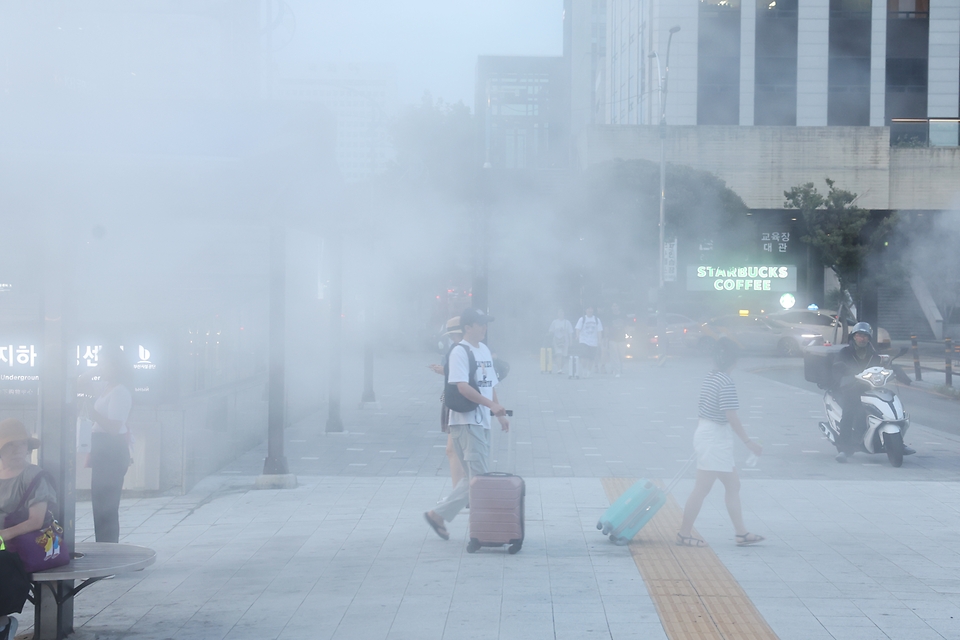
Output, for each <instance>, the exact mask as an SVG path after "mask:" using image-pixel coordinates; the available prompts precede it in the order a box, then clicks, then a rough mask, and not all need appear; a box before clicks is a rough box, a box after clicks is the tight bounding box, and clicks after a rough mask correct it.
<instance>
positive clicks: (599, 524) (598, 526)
mask: <svg viewBox="0 0 960 640" xmlns="http://www.w3.org/2000/svg"><path fill="white" fill-rule="evenodd" d="M597 530H598V531H603V520H597Z"/></svg>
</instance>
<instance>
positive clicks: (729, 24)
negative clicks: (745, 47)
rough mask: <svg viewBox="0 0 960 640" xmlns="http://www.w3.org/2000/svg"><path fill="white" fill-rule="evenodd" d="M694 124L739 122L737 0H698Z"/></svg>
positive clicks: (738, 29)
mask: <svg viewBox="0 0 960 640" xmlns="http://www.w3.org/2000/svg"><path fill="white" fill-rule="evenodd" d="M699 18H700V29H699V34H698V37H697V47H698V51H697V124H739V123H740V0H700V15H699Z"/></svg>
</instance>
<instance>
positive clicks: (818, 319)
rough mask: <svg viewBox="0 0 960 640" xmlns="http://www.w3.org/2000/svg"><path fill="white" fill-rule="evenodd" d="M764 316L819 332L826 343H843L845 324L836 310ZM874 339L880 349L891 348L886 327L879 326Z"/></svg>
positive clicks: (787, 324) (800, 311)
mask: <svg viewBox="0 0 960 640" xmlns="http://www.w3.org/2000/svg"><path fill="white" fill-rule="evenodd" d="M764 317H765V318H767V319H768V320H772V321H773V322H775V323H777V324H780V325H783V326H786V327H791V328H794V329H802V330H805V331H806V332H807V333H818V334H820V335H821V336H823V341H824V344H843V324H842V323H841V322H840V320H839V319H838V313H837V312H836V311H830V310H829V309H818V310H815V311H813V310H808V309H791V310H789V311H775V312H774V313H768V314H767V315H766V316H764ZM848 330H849V329H848ZM874 340H875V341H876V345H877V349H878V350H880V351H884V350H888V349H889V348H890V334H889V333H888V332H887V330H886V329H884V328H882V327H877V330H876V335H874Z"/></svg>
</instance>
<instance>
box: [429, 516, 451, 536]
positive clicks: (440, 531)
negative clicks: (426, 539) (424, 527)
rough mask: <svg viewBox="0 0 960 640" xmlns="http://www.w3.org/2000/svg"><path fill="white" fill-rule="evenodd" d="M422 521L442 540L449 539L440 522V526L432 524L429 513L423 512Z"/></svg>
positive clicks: (445, 529)
mask: <svg viewBox="0 0 960 640" xmlns="http://www.w3.org/2000/svg"><path fill="white" fill-rule="evenodd" d="M423 519H424V520H426V521H427V524H429V525H430V527H431V528H432V529H433V530H434V531H436V532H437V535H438V536H440V537H441V538H443V539H444V540H449V539H450V534H449V533H448V532H447V528H446V527H445V526H444V525H443V523H442V522H441V523H440V524H437V523H436V522H434V520H433V518H431V517H430V512H429V511H427V512H424V514H423Z"/></svg>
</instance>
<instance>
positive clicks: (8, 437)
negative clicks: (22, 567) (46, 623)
mask: <svg viewBox="0 0 960 640" xmlns="http://www.w3.org/2000/svg"><path fill="white" fill-rule="evenodd" d="M39 447H40V441H39V440H37V439H36V438H35V437H33V436H32V435H30V433H29V432H28V431H27V428H26V427H25V426H23V423H22V422H20V421H19V420H17V419H16V418H7V419H6V420H0V547H2V546H3V545H4V544H5V542H9V541H10V540H12V539H14V538H16V537H17V536H20V535H23V534H25V533H30V532H32V531H36V530H37V529H40V528H41V527H42V526H43V521H44V519H45V518H46V515H47V510H48V509H49V508H50V507H51V505H52V504H53V503H55V502H56V500H57V494H56V492H55V491H54V488H53V487H52V486H51V485H50V483H49V482H47V480H46V479H45V478H41V479H40V480H39V481H38V482H37V485H36V487H35V488H34V489H33V494H32V495H31V496H30V497H29V499H27V501H26V507H27V508H28V509H29V514H30V515H29V517H28V518H27V519H26V520H25V521H23V522H21V523H19V524H15V525H13V526H11V527H7V528H3V527H4V521H5V520H6V517H7V515H9V514H10V513H12V512H13V511H15V510H16V509H17V506H18V505H19V504H20V502H21V499H22V498H23V496H24V493H26V491H27V489H29V487H30V484H31V483H32V482H33V481H34V479H35V478H36V477H37V475H39V474H40V472H41V471H42V469H40V467H38V466H37V465H35V464H31V463H30V452H31V451H33V450H34V449H38V448H39ZM3 579H5V576H0V580H3ZM11 613H14V612H13V611H0V640H7V638H13V636H14V634H15V633H16V629H17V621H16V619H15V618H10V617H8V614H11Z"/></svg>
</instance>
